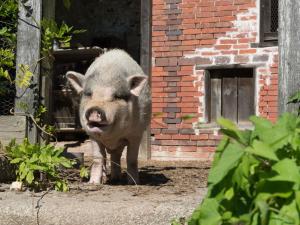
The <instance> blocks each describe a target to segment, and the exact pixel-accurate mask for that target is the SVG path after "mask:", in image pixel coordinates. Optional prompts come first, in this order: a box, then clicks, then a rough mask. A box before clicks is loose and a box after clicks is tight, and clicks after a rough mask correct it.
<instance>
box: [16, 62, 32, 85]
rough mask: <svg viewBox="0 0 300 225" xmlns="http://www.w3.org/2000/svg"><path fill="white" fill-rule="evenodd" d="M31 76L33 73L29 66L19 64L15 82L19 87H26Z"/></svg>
mask: <svg viewBox="0 0 300 225" xmlns="http://www.w3.org/2000/svg"><path fill="white" fill-rule="evenodd" d="M32 76H33V73H32V72H31V71H30V68H29V66H28V65H24V64H20V65H19V71H18V73H17V78H16V80H15V83H16V85H17V86H18V87H19V88H27V87H29V85H30V81H31V78H32Z"/></svg>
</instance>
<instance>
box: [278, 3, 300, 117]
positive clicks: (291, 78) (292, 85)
mask: <svg viewBox="0 0 300 225" xmlns="http://www.w3.org/2000/svg"><path fill="white" fill-rule="evenodd" d="M299 8H300V1H298V0H281V1H279V93H278V94H279V104H278V105H279V112H280V113H283V112H296V111H297V109H298V106H297V105H295V104H288V105H287V102H288V98H289V97H290V96H291V95H292V94H294V93H295V92H297V91H299V90H300V30H299V27H298V26H299V24H300V11H299Z"/></svg>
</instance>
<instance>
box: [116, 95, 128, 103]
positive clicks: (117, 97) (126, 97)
mask: <svg viewBox="0 0 300 225" xmlns="http://www.w3.org/2000/svg"><path fill="white" fill-rule="evenodd" d="M129 98H130V96H129V95H126V94H114V99H116V100H124V101H126V102H127V101H128V100H129Z"/></svg>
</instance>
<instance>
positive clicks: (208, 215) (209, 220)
mask: <svg viewBox="0 0 300 225" xmlns="http://www.w3.org/2000/svg"><path fill="white" fill-rule="evenodd" d="M218 208H219V203H218V202H217V201H216V200H215V199H211V198H207V199H204V200H203V203H202V204H201V206H200V207H199V208H197V209H196V210H195V212H194V213H193V215H192V218H191V219H190V221H189V222H188V224H189V225H194V224H207V225H208V224H209V225H219V224H221V220H222V217H221V215H220V214H219V212H218Z"/></svg>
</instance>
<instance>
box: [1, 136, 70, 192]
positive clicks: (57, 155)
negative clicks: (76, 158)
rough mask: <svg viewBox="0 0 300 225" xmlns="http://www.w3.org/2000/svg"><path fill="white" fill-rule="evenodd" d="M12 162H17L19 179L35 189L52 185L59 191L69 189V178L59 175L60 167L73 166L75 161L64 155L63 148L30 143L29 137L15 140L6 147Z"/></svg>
mask: <svg viewBox="0 0 300 225" xmlns="http://www.w3.org/2000/svg"><path fill="white" fill-rule="evenodd" d="M6 152H7V156H8V157H9V159H10V163H11V164H16V166H17V169H16V175H17V180H18V181H22V182H24V183H25V184H26V185H27V186H29V187H31V188H33V189H34V190H40V189H44V188H47V187H49V186H52V184H53V185H54V187H55V190H58V191H67V190H68V185H67V180H65V179H63V178H62V177H60V175H59V169H60V168H71V167H72V166H73V164H74V162H73V161H71V160H69V159H67V158H65V157H63V156H62V152H63V149H62V148H55V147H54V146H53V145H39V144H35V145H33V144H30V143H29V142H28V140H27V139H24V141H23V143H21V144H16V142H15V141H14V140H13V141H12V142H11V143H10V144H9V145H8V146H7V147H6Z"/></svg>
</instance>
